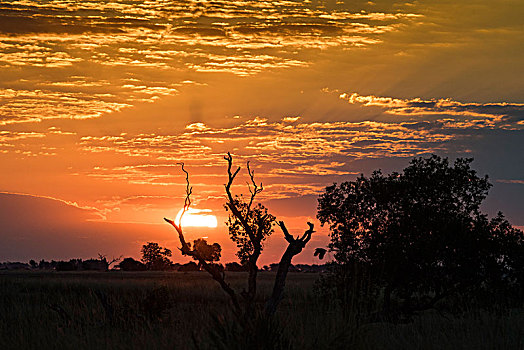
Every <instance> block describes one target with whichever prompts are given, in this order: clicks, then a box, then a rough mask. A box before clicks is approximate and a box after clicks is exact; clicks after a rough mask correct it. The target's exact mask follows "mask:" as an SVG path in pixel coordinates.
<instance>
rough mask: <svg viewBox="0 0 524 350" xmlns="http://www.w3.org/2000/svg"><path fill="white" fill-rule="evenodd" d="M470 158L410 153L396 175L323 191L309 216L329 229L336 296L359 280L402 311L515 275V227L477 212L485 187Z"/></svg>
mask: <svg viewBox="0 0 524 350" xmlns="http://www.w3.org/2000/svg"><path fill="white" fill-rule="evenodd" d="M471 162H472V159H462V158H459V159H457V160H456V161H455V162H454V163H453V164H452V165H450V164H449V162H448V160H447V158H444V159H443V158H441V157H438V156H436V155H432V156H431V157H429V158H415V159H413V160H412V161H411V163H410V165H409V166H408V167H407V168H405V169H404V171H403V173H392V174H389V175H383V174H382V173H381V172H380V171H375V172H373V173H372V174H371V176H370V177H365V176H363V175H361V176H359V177H358V178H357V179H356V180H355V181H348V182H343V183H341V184H340V185H337V184H334V185H332V186H329V187H327V188H326V189H325V192H324V193H323V194H322V195H321V196H320V198H319V205H318V215H317V216H318V219H319V220H320V222H321V223H322V224H323V225H324V224H329V227H330V229H331V234H330V235H331V243H330V245H329V248H330V250H331V251H333V252H334V257H335V265H336V266H335V269H334V275H333V276H332V277H334V280H335V281H336V282H337V283H338V287H339V297H341V295H342V296H344V297H343V298H345V300H346V301H347V295H348V288H350V287H349V286H352V287H351V288H354V287H355V286H360V287H359V288H362V287H363V286H364V284H365V287H366V288H367V291H368V292H369V293H367V294H368V295H382V298H383V300H382V306H383V309H384V311H385V312H386V313H389V312H390V311H391V304H392V297H393V296H394V297H396V300H397V301H398V302H399V307H401V309H402V310H403V311H404V312H406V313H410V312H414V311H416V310H422V309H426V308H430V307H432V306H433V305H434V304H435V303H436V302H437V301H439V300H441V299H442V298H445V297H446V296H449V295H451V294H454V293H458V292H465V291H467V290H471V289H473V288H478V287H480V286H487V285H490V286H494V285H498V286H500V285H502V284H504V285H510V284H513V285H515V284H516V283H517V282H518V281H519V279H520V282H521V281H522V273H521V272H520V271H522V267H523V266H522V260H519V257H521V256H522V255H523V253H524V250H523V248H524V237H523V233H522V231H519V230H516V229H514V228H512V227H511V225H510V224H509V223H508V222H507V220H505V219H504V217H503V216H502V214H500V213H499V215H498V216H497V217H496V218H494V219H492V220H488V218H487V217H486V215H484V214H482V213H481V212H480V205H481V203H482V201H483V200H484V199H485V198H486V195H487V193H488V190H489V188H490V186H491V185H490V183H489V182H488V179H487V176H485V177H479V176H478V175H477V173H476V171H475V170H473V169H471V167H470V163H471ZM319 253H320V251H319ZM519 264H520V265H519ZM519 273H520V275H519ZM364 280H366V281H367V282H366V283H364ZM362 283H364V284H362ZM353 292H354V293H355V292H357V291H353ZM354 293H353V294H354Z"/></svg>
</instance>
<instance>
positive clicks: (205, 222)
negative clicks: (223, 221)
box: [175, 208, 218, 228]
mask: <svg viewBox="0 0 524 350" xmlns="http://www.w3.org/2000/svg"><path fill="white" fill-rule="evenodd" d="M208 213H211V210H210V209H193V208H189V209H188V210H187V211H186V212H185V214H184V216H183V217H182V226H183V227H213V228H214V227H217V225H218V221H217V217H216V216H215V215H212V214H208ZM181 215H182V209H181V210H180V211H179V212H178V214H177V215H176V220H175V222H177V223H178V222H179V221H180V216H181Z"/></svg>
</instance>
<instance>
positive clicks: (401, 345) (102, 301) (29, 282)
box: [0, 271, 524, 350]
mask: <svg viewBox="0 0 524 350" xmlns="http://www.w3.org/2000/svg"><path fill="white" fill-rule="evenodd" d="M245 277H246V276H245V274H244V273H229V274H228V280H229V281H230V283H231V284H232V285H233V286H234V287H236V288H237V290H241V289H242V287H244V281H245ZM317 277H318V275H316V274H309V273H291V274H289V277H288V281H287V285H286V296H285V300H284V301H283V302H282V304H281V306H280V308H279V310H278V312H277V315H276V322H277V324H276V325H273V326H272V327H274V328H276V329H277V330H278V332H281V333H282V334H281V335H282V336H283V337H284V338H286V339H287V340H289V344H290V348H292V349H295V348H297V349H524V308H519V309H512V310H502V311H501V310H498V311H494V310H470V311H468V312H465V313H464V314H462V315H454V316H452V315H449V314H439V313H438V312H435V311H428V312H425V313H423V314H421V315H420V316H417V317H415V319H414V320H413V322H411V323H407V324H391V323H386V322H382V323H372V324H365V325H362V326H360V327H358V328H357V327H355V326H354V324H353V323H352V322H348V321H345V320H344V318H343V317H342V314H341V312H340V309H339V308H338V307H337V305H336V303H335V302H334V301H332V300H323V299H320V298H318V297H317V296H316V294H315V292H314V284H315V281H316V279H317ZM273 278H274V274H273V273H269V272H262V273H260V278H259V295H260V301H261V302H262V300H263V299H264V296H265V295H267V294H269V292H270V290H271V288H272V281H273ZM0 295H1V297H0V349H75V350H81V349H159V348H166V349H181V350H184V349H193V348H194V342H195V341H196V342H197V343H199V344H201V345H202V344H203V347H204V348H205V344H209V343H208V342H207V340H208V337H209V334H210V333H209V327H216V320H215V321H214V319H215V318H216V317H214V316H219V318H220V315H227V312H228V305H229V304H228V303H229V300H228V299H227V296H226V295H225V294H224V293H223V292H222V291H221V290H220V288H219V287H218V286H217V284H216V282H214V281H213V280H211V279H210V278H209V276H208V275H207V274H205V273H201V272H194V273H180V272H165V273H164V272H158V273H156V272H138V273H125V272H108V273H97V272H70V273H67V272H61V273H57V272H12V271H10V272H2V273H0ZM226 320H227V317H226ZM226 322H227V321H226ZM223 327H224V329H229V328H227V327H229V325H227V324H224V325H223ZM271 331H274V330H271Z"/></svg>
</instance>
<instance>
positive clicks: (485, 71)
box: [0, 0, 524, 264]
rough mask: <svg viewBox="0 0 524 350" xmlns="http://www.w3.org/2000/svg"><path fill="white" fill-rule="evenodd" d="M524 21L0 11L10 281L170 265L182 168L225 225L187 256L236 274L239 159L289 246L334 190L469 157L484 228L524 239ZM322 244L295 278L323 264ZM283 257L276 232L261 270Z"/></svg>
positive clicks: (441, 12)
mask: <svg viewBox="0 0 524 350" xmlns="http://www.w3.org/2000/svg"><path fill="white" fill-rule="evenodd" d="M523 15H524V4H523V3H522V1H520V0H505V1H492V0H491V1H487V0H473V1H468V2H464V1H458V2H457V1H451V0H449V1H438V2H435V1H430V0H425V1H424V0H423V1H407V2H395V1H304V2H302V1H274V2H259V1H213V2H207V1H171V0H170V1H167V0H166V1H154V2H145V1H113V2H105V1H82V2H69V1H31V0H24V1H0V164H1V165H0V167H1V172H0V192H2V193H1V194H0V209H2V211H1V212H0V218H1V219H2V221H1V222H2V230H1V232H0V261H5V260H28V259H30V258H35V259H40V258H46V259H51V258H55V259H58V258H73V257H93V256H96V254H97V253H103V254H108V255H115V256H119V255H121V254H124V255H126V256H128V255H129V256H135V257H138V256H139V249H140V246H141V244H143V243H145V242H146V241H157V242H159V243H161V244H162V245H166V246H168V247H169V248H171V249H173V251H175V250H176V249H175V248H176V247H177V246H178V242H177V241H176V236H175V235H174V234H173V233H174V232H172V229H171V228H170V227H169V226H168V225H167V224H165V223H163V222H162V218H163V217H164V216H167V217H172V218H174V217H175V215H176V214H177V212H178V210H179V209H180V207H181V206H182V204H183V196H184V186H185V183H184V176H183V173H182V172H181V171H180V168H179V166H178V165H177V163H178V162H181V161H182V162H185V164H186V167H187V169H188V171H189V172H190V175H191V183H192V184H193V186H194V200H195V208H198V209H209V210H211V211H212V213H213V214H214V215H216V216H217V217H218V221H219V226H218V227H217V228H216V229H212V230H205V229H196V228H192V229H188V231H187V234H188V239H194V238H198V237H203V236H206V237H209V240H210V241H218V242H219V243H221V244H222V245H223V247H224V254H223V255H224V260H225V261H230V260H233V259H234V247H233V246H232V244H231V243H229V242H228V240H227V232H226V229H225V227H224V226H223V221H224V220H225V215H226V213H225V211H224V210H223V204H224V201H225V197H224V190H223V184H224V183H225V181H226V180H227V175H226V162H225V161H224V160H223V155H224V154H225V153H226V152H228V151H230V152H231V153H232V154H233V155H234V159H235V161H236V162H237V164H238V165H242V166H244V165H245V162H246V161H247V160H250V161H251V164H252V167H253V168H254V169H255V171H256V176H257V179H258V181H262V182H263V183H264V187H265V191H264V192H263V193H262V194H261V200H262V201H263V202H264V204H266V205H267V206H268V208H269V209H270V211H271V212H272V213H273V214H274V215H276V216H277V217H278V219H280V220H285V221H286V222H287V223H288V227H289V228H290V229H291V231H292V232H294V233H300V232H303V231H304V230H305V229H306V228H307V226H306V222H307V221H308V220H314V219H315V214H316V212H315V211H316V197H317V195H318V194H319V193H320V192H321V191H322V189H323V188H324V187H325V186H326V185H329V184H331V183H333V182H340V181H343V180H349V179H353V178H354V177H355V175H357V174H359V173H361V172H363V173H365V174H368V173H369V172H370V171H371V170H373V169H377V168H382V169H383V170H384V171H386V172H388V171H392V170H397V171H398V170H401V169H402V168H403V167H405V166H406V165H407V163H408V162H409V159H410V158H411V157H413V156H419V155H427V154H429V153H437V154H439V155H442V156H448V157H451V158H455V157H458V156H467V157H474V158H475V162H474V163H473V165H474V167H475V168H476V169H478V170H479V172H480V173H481V174H486V173H487V174H489V175H490V179H491V182H492V183H493V184H494V187H493V189H492V190H491V194H490V196H489V197H488V200H487V201H486V205H485V210H486V211H487V212H488V213H490V214H493V213H494V212H496V211H497V210H502V211H503V212H504V213H505V214H507V216H508V218H509V219H510V221H511V222H512V223H513V224H515V225H517V226H522V225H524V221H523V220H524V219H523V218H524V211H523V210H524V209H523V207H522V204H521V202H522V198H523V196H524V165H523V164H524V155H523V154H524V152H523V151H524V137H523V136H524V133H523V129H524V99H523V95H522V91H524V69H523V68H522V67H523V65H522V62H524V46H523V45H522V37H523V36H524V27H523V23H522V18H523ZM244 175H245V172H244V173H243V174H242V176H244ZM245 181H246V178H245V177H239V179H238V181H237V184H238V186H237V187H235V188H234V190H235V192H236V193H241V192H244V193H247V187H246V185H245ZM317 226H318V225H317ZM317 229H318V231H319V232H318V233H316V234H315V236H314V239H313V241H312V242H311V243H310V244H309V247H308V249H307V250H305V251H304V252H303V253H302V254H301V255H300V256H297V257H296V258H295V259H296V260H295V262H308V263H311V262H315V260H314V259H313V257H312V250H313V249H314V248H315V247H318V246H323V245H325V244H326V243H327V241H328V237H327V231H326V229H321V228H319V227H317ZM283 245H284V241H283V237H282V234H281V232H279V231H278V229H277V230H276V233H275V234H274V236H273V237H272V238H271V239H270V241H269V242H268V244H267V247H266V251H265V254H263V256H262V258H261V262H262V263H263V264H267V263H271V262H275V261H277V260H278V258H279V256H280V254H281V251H282V249H283ZM174 260H176V261H181V260H183V259H182V258H181V257H180V254H179V252H178V251H176V252H175V256H174Z"/></svg>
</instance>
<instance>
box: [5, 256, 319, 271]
mask: <svg viewBox="0 0 524 350" xmlns="http://www.w3.org/2000/svg"><path fill="white" fill-rule="evenodd" d="M110 265H111V264H110V263H109V262H108V261H107V259H105V258H104V257H102V258H98V259H87V260H82V259H71V260H69V261H64V260H58V261H56V260H51V261H46V260H40V262H38V263H37V262H36V261H35V260H30V261H29V263H23V262H4V263H0V270H47V271H52V270H54V271H109V270H111V271H148V270H149V271H180V272H189V271H200V270H201V268H200V267H199V266H198V264H196V263H195V262H193V261H190V262H188V263H186V264H179V263H170V264H166V265H164V266H162V268H148V267H147V265H146V264H144V263H143V262H141V261H139V260H135V259H133V258H125V259H123V260H121V261H120V262H119V263H118V264H116V265H115V266H114V267H112V268H111V269H110ZM213 265H215V266H216V267H217V268H218V269H219V270H221V271H230V272H243V271H247V267H246V266H244V265H241V264H239V263H237V262H229V263H226V264H225V265H223V264H213ZM277 269H278V264H277V263H274V264H269V265H265V266H264V267H262V268H261V269H260V270H261V271H273V272H274V271H277ZM326 270H327V264H322V265H317V264H312V265H310V264H296V265H291V267H290V269H289V271H290V272H324V271H326Z"/></svg>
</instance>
